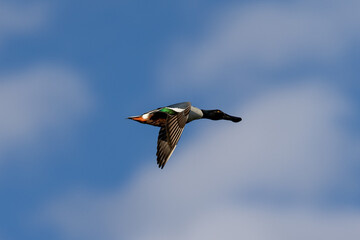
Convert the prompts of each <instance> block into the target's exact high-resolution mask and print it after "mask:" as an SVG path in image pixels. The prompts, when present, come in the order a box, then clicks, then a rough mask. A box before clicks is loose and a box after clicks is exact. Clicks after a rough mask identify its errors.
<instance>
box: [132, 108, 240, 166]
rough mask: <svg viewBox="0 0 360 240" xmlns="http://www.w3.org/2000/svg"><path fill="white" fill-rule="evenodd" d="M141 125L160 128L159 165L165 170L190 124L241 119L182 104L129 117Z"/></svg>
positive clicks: (219, 111) (216, 110) (237, 120)
mask: <svg viewBox="0 0 360 240" xmlns="http://www.w3.org/2000/svg"><path fill="white" fill-rule="evenodd" d="M128 119H131V120H134V121H137V122H139V123H143V124H148V125H152V126H156V127H160V131H159V135H158V141H157V152H156V156H157V164H158V167H159V168H161V169H163V168H164V166H165V164H166V163H167V161H168V160H169V158H170V157H171V155H172V154H173V152H174V150H175V148H176V146H177V144H178V142H179V139H180V136H181V134H182V132H183V130H184V127H185V125H186V124H188V123H189V122H192V121H194V120H198V119H210V120H228V121H232V122H240V121H241V120H242V118H241V117H235V116H231V115H228V114H226V113H224V112H223V111H221V110H219V109H215V110H204V109H200V108H197V107H194V106H192V105H191V103H190V102H181V103H176V104H172V105H169V106H166V107H160V108H157V109H155V110H151V111H149V112H146V113H144V114H142V115H138V116H132V117H128Z"/></svg>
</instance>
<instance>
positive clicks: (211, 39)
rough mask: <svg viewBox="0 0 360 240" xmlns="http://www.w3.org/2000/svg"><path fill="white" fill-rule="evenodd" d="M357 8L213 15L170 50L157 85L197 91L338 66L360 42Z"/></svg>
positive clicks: (299, 6) (353, 4) (239, 9)
mask: <svg viewBox="0 0 360 240" xmlns="http://www.w3.org/2000/svg"><path fill="white" fill-rule="evenodd" d="M359 7H360V6H359V1H351V0H350V1H295V2H294V1H291V2H288V3H280V2H279V3H261V4H259V3H255V4H247V5H246V4H239V5H238V6H236V5H235V6H234V5H232V6H231V7H229V8H225V9H222V10H221V11H217V12H216V13H215V14H213V16H211V17H212V19H213V20H208V21H206V26H207V27H206V28H205V29H206V30H204V31H202V32H203V33H202V34H199V35H198V36H197V37H196V38H193V39H189V40H187V39H182V41H181V42H180V41H179V42H177V43H176V44H175V46H174V47H173V48H171V49H170V51H169V52H172V54H170V55H169V56H168V57H167V58H166V60H165V61H164V65H163V66H162V68H161V75H162V79H163V82H162V85H164V86H167V87H168V86H169V85H170V86H172V87H175V86H176V87H177V89H179V88H182V86H187V85H188V83H191V85H192V88H194V87H201V88H202V89H203V88H206V87H207V86H208V85H206V84H209V83H212V82H214V81H219V82H226V80H227V79H229V78H231V79H232V81H237V82H248V81H255V82H259V81H260V82H266V81H269V79H268V78H256V77H255V78H254V75H255V76H257V75H258V74H259V73H264V72H265V73H269V72H274V71H279V70H281V69H286V68H288V67H294V66H296V65H297V64H303V63H304V62H307V63H309V64H311V65H314V64H315V65H316V64H319V63H320V64H326V63H329V62H338V61H342V57H341V56H343V54H344V53H346V52H348V51H352V49H353V46H354V44H356V43H357V42H358V40H359V38H360V31H359V28H358V24H357V23H358V22H359V21H360V17H359V14H357V12H356V10H355V9H358V8H359ZM209 19H211V18H210V16H209ZM249 75H250V76H249ZM234 78H235V79H236V80H234ZM261 79H264V80H261ZM184 83H187V84H184ZM251 84H254V82H252V83H251ZM210 86H211V85H210ZM185 88H186V87H185Z"/></svg>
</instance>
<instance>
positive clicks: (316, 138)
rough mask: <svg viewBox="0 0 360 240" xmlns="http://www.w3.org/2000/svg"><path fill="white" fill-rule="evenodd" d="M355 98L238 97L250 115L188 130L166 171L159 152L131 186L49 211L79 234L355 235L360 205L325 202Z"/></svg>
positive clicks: (72, 197) (280, 93)
mask: <svg viewBox="0 0 360 240" xmlns="http://www.w3.org/2000/svg"><path fill="white" fill-rule="evenodd" d="M347 106H348V105H347V102H346V100H345V99H344V98H343V97H342V96H340V95H338V94H336V93H335V92H333V91H332V90H331V89H327V88H326V87H324V86H322V85H306V86H305V85H304V86H302V85H298V86H294V87H291V88H283V89H277V90H274V91H271V92H269V93H268V95H263V96H262V97H260V98H256V99H254V100H253V101H249V102H247V103H245V104H244V105H241V106H239V109H238V111H237V113H243V114H240V115H241V116H242V117H243V119H244V121H243V122H241V123H239V124H234V123H231V122H211V123H208V126H209V128H207V130H206V132H203V133H202V134H200V135H199V136H198V137H196V138H194V139H186V137H185V139H186V141H184V140H185V139H184V137H183V139H182V141H181V142H180V145H179V147H178V148H177V152H176V153H175V154H174V155H173V157H172V159H171V160H170V161H169V163H168V164H167V166H166V167H165V169H164V170H163V171H161V170H158V169H157V168H156V166H155V162H154V161H152V164H151V167H150V168H144V169H143V170H142V171H140V172H139V173H138V174H137V175H136V176H134V178H133V179H132V181H131V182H129V184H128V185H126V186H125V187H124V188H122V189H120V190H117V191H115V192H112V193H107V194H106V193H100V194H99V193H94V194H88V193H86V192H85V193H84V192H82V191H78V192H76V193H73V194H69V196H68V197H66V198H62V199H61V198H60V199H58V200H56V202H55V203H52V204H50V206H48V207H47V208H46V209H45V216H44V218H45V219H46V222H47V223H52V225H53V226H54V227H55V228H57V230H58V231H59V232H60V233H62V234H64V236H65V238H71V239H73V238H85V237H86V238H87V239H219V236H221V238H224V239H239V238H245V239H249V238H250V237H251V239H338V238H337V237H338V236H344V237H345V238H346V239H356V237H357V236H358V234H359V228H358V224H359V223H360V214H359V213H358V212H357V211H352V212H346V211H344V210H343V209H341V208H339V209H337V211H335V212H332V213H331V212H330V213H329V212H327V211H325V210H324V209H322V210H321V208H319V205H318V204H319V203H321V204H322V205H326V204H329V203H328V202H327V201H324V196H326V193H327V190H329V189H330V188H331V187H332V186H333V184H334V183H336V184H339V182H341V184H342V183H343V182H342V180H343V179H344V178H345V177H346V176H344V173H345V174H347V171H344V170H346V168H347V167H348V166H346V165H345V163H344V161H343V158H342V155H343V154H345V153H347V152H348V150H349V148H347V147H345V146H351V142H352V139H351V137H350V136H347V135H346V134H345V133H344V132H343V129H341V128H340V127H339V125H338V124H337V120H338V119H339V118H340V119H341V117H342V116H343V115H344V114H346V113H347V111H348V110H349V109H348V107H347ZM200 121H205V120H200ZM196 124H201V123H200V122H194V123H191V124H190V125H189V126H187V127H186V130H187V131H191V128H192V127H196ZM203 124H205V122H203ZM211 127H214V128H213V129H212V128H211ZM282 203H285V204H282ZM280 206H281V207H280Z"/></svg>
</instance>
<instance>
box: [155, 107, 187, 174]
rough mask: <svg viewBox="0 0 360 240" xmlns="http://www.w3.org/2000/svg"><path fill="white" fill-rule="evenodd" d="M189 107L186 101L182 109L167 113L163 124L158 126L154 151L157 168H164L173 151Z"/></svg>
mask: <svg viewBox="0 0 360 240" xmlns="http://www.w3.org/2000/svg"><path fill="white" fill-rule="evenodd" d="M190 107H191V105H190V103H188V105H187V106H186V108H185V109H184V110H183V111H181V112H178V113H176V114H174V115H168V116H167V119H166V124H165V126H163V127H161V128H160V132H159V137H158V143H157V152H156V156H157V163H158V165H159V168H164V166H165V164H166V162H167V161H168V160H169V158H170V156H171V154H172V153H173V152H174V150H175V147H176V144H177V143H178V142H179V139H180V136H181V134H182V132H183V130H184V127H185V124H186V121H187V118H188V116H189V112H190Z"/></svg>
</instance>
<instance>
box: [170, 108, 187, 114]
mask: <svg viewBox="0 0 360 240" xmlns="http://www.w3.org/2000/svg"><path fill="white" fill-rule="evenodd" d="M167 108H169V109H171V110H173V111H175V112H178V113H179V112H182V111H184V110H185V109H182V108H173V107H167Z"/></svg>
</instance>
